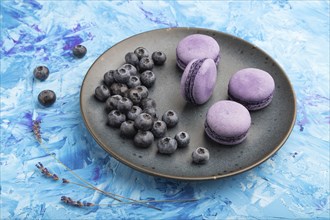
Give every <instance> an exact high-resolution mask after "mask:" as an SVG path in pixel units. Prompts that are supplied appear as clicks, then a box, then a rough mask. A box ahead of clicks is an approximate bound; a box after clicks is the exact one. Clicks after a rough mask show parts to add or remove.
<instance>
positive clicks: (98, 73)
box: [80, 28, 296, 180]
mask: <svg viewBox="0 0 330 220" xmlns="http://www.w3.org/2000/svg"><path fill="white" fill-rule="evenodd" d="M195 33H201V34H206V35H209V36H212V37H213V38H214V39H216V41H217V42H218V43H219V45H220V47H221V61H220V64H219V66H218V79H217V85H216V88H215V91H214V94H213V96H212V97H211V99H210V100H209V101H208V102H207V103H206V104H204V105H202V106H193V105H191V104H188V103H186V102H185V101H184V99H183V98H182V97H181V96H180V78H181V74H182V72H181V71H180V70H179V68H178V67H177V66H176V55H175V48H176V46H177V43H178V42H179V41H180V40H181V39H182V38H184V37H185V36H187V35H189V34H195ZM138 46H144V47H145V48H147V49H148V50H149V52H153V51H156V50H161V51H163V52H165V53H166V55H167V61H166V63H165V65H164V66H161V67H155V68H154V72H155V74H156V76H157V80H156V84H155V86H154V87H153V88H152V89H151V91H150V97H152V98H154V99H155V100H156V101H157V110H158V115H162V114H163V113H164V112H165V111H166V110H168V109H173V110H175V111H176V112H177V113H178V114H179V117H180V122H179V124H178V126H177V127H175V128H173V129H169V131H168V135H169V136H172V137H174V135H175V134H176V133H177V132H179V131H181V130H183V131H187V132H188V133H189V134H190V135H191V143H190V146H189V147H187V148H185V149H178V150H177V151H176V152H175V153H174V154H173V155H171V156H166V155H161V154H159V153H157V147H156V142H155V143H154V144H153V145H152V146H151V147H150V148H148V149H139V148H136V147H135V146H134V145H133V142H132V140H128V139H123V138H121V137H120V136H119V130H118V129H113V128H110V127H108V126H107V125H106V122H107V117H106V113H105V110H104V103H101V102H98V101H97V100H96V99H95V98H94V96H93V95H94V90H95V88H96V87H97V86H98V85H99V84H101V83H102V79H103V75H104V73H105V72H106V71H108V70H110V69H116V68H118V67H119V66H120V65H122V64H123V63H124V56H125V54H126V53H127V52H130V51H134V49H135V48H137V47H138ZM247 67H255V68H260V69H263V70H265V71H267V72H269V73H270V74H271V75H272V77H273V78H274V80H275V84H276V91H275V95H274V98H273V101H272V103H271V104H270V105H269V106H268V107H267V108H265V109H263V110H259V111H256V112H252V113H251V117H252V126H251V128H250V130H249V133H248V137H247V139H246V140H245V141H244V142H243V143H241V144H239V145H236V146H233V147H227V146H223V145H219V144H217V143H215V142H213V141H212V140H210V139H209V138H208V137H207V136H206V135H205V134H204V128H203V125H204V120H205V114H206V112H207V109H208V108H209V107H210V106H211V105H212V104H213V103H215V102H217V101H218V100H224V99H227V85H228V81H229V78H230V77H231V75H232V74H234V73H235V72H236V71H238V70H239V69H242V68H247ZM80 105H81V113H82V116H83V119H84V121H85V124H86V126H87V128H88V130H89V131H90V133H91V134H92V136H93V137H94V139H95V140H96V141H97V143H98V144H99V145H100V146H101V147H102V148H103V149H104V150H105V151H107V152H108V153H110V154H111V155H112V156H113V157H115V158H117V159H118V160H119V161H121V162H123V163H124V164H127V165H128V166H130V167H132V168H134V169H137V170H139V171H143V172H146V173H149V174H152V175H156V176H161V177H168V178H173V179H182V180H206V179H217V178H222V177H226V176H231V175H234V174H239V173H242V172H244V171H247V170H249V169H251V168H253V167H255V166H257V165H259V164H260V163H262V162H264V161H265V160H267V159H268V158H269V157H271V156H272V155H273V154H274V153H275V152H276V151H277V150H279V149H280V147H281V146H282V145H283V144H284V142H285V141H286V139H287V138H288V136H289V134H290V132H291V130H292V128H293V125H294V122H295V118H296V101H295V95H294V92H293V89H292V86H291V84H290V82H289V79H288V78H287V76H286V75H285V73H284V71H283V70H282V69H281V67H280V66H279V65H278V64H277V63H276V62H275V61H274V60H273V59H272V58H271V57H270V56H269V55H267V54H266V53H265V52H263V51H262V50H260V49H258V48H257V47H255V46H254V45H252V44H250V43H248V42H246V41H244V40H242V39H239V38H237V37H234V36H231V35H228V34H224V33H221V32H217V31H213V30H208V29H200V28H169V29H160V30H154V31H149V32H145V33H141V34H138V35H135V36H133V37H130V38H128V39H125V40H123V41H121V42H119V43H118V44H116V45H114V46H113V47H111V48H110V49H108V50H107V51H105V52H104V53H103V54H102V55H101V56H100V57H99V58H98V59H97V60H96V61H95V62H94V64H93V65H92V66H91V67H90V69H89V70H88V73H87V74H86V77H85V79H84V81H83V84H82V87H81V94H80ZM199 146H204V147H206V148H207V149H209V151H210V160H209V162H208V163H207V164H205V165H195V164H192V162H191V153H192V151H193V150H194V149H196V148H197V147H199Z"/></svg>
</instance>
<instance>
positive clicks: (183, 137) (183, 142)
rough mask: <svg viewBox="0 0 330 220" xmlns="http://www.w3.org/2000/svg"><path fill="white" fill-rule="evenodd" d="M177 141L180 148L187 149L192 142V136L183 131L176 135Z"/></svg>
mask: <svg viewBox="0 0 330 220" xmlns="http://www.w3.org/2000/svg"><path fill="white" fill-rule="evenodd" d="M175 140H176V142H177V143H178V147H181V148H182V147H187V146H188V145H189V142H190V136H189V134H188V133H187V132H184V131H181V132H179V133H177V134H176V135H175Z"/></svg>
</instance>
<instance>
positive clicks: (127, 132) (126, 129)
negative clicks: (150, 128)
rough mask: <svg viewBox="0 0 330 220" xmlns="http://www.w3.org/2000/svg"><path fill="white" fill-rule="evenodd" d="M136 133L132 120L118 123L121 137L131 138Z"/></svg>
mask: <svg viewBox="0 0 330 220" xmlns="http://www.w3.org/2000/svg"><path fill="white" fill-rule="evenodd" d="M136 133H137V130H136V129H135V127H134V121H131V120H128V121H124V122H123V123H121V125H120V135H121V136H122V137H127V138H133V137H134V136H135V135H136Z"/></svg>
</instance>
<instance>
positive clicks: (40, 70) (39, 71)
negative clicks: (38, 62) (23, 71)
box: [33, 66, 49, 81]
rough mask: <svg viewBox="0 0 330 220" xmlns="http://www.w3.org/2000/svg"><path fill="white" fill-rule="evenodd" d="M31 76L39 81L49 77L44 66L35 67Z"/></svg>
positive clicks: (47, 70)
mask: <svg viewBox="0 0 330 220" xmlns="http://www.w3.org/2000/svg"><path fill="white" fill-rule="evenodd" d="M33 75H34V77H35V78H36V79H38V80H40V81H44V80H46V79H47V78H48V76H49V69H48V68H47V67H46V66H37V67H36V68H35V69H34V70H33Z"/></svg>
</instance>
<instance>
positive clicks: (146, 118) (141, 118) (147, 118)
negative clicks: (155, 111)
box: [134, 113, 153, 131]
mask: <svg viewBox="0 0 330 220" xmlns="http://www.w3.org/2000/svg"><path fill="white" fill-rule="evenodd" d="M134 124H135V127H136V128H137V129H138V130H142V131H148V130H150V129H151V128H152V124H153V120H152V116H151V115H149V114H147V113H141V114H139V115H138V116H137V117H136V118H135V120H134Z"/></svg>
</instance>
